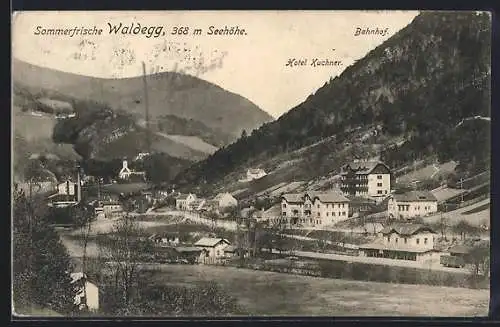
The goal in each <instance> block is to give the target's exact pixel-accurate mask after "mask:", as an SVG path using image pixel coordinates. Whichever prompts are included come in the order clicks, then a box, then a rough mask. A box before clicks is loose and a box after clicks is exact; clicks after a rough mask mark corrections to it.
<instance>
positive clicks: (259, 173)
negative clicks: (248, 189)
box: [247, 169, 267, 181]
mask: <svg viewBox="0 0 500 327" xmlns="http://www.w3.org/2000/svg"><path fill="white" fill-rule="evenodd" d="M266 175H267V174H266V172H265V171H264V170H263V169H248V170H247V180H248V181H252V180H254V179H259V178H262V177H264V176H266Z"/></svg>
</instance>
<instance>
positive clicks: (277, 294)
mask: <svg viewBox="0 0 500 327" xmlns="http://www.w3.org/2000/svg"><path fill="white" fill-rule="evenodd" d="M153 269H154V271H153V273H152V276H151V277H150V278H149V280H150V281H151V282H152V283H155V284H158V285H160V284H167V283H170V284H182V285H192V284H195V283H197V282H200V281H203V280H205V281H215V282H217V283H219V284H220V285H221V287H223V288H224V289H226V290H227V291H228V292H229V293H230V294H232V296H234V297H235V298H236V299H237V300H238V302H239V304H240V305H242V306H243V307H244V309H245V311H246V312H247V313H248V315H263V316H267V315H283V316H310V315H311V316H340V315H343V316H449V317H451V316H486V315H487V313H488V302H489V292H488V291H487V290H472V289H463V288H450V287H432V286H426V285H403V284H388V283H376V282H359V281H346V280H340V279H326V278H318V277H307V276H298V275H289V274H280V273H273V272H263V271H253V270H247V269H238V268H229V267H214V266H206V265H200V266H185V265H158V266H156V267H154V268H153Z"/></svg>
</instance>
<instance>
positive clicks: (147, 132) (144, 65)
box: [142, 61, 151, 153]
mask: <svg viewBox="0 0 500 327" xmlns="http://www.w3.org/2000/svg"><path fill="white" fill-rule="evenodd" d="M142 77H143V82H144V110H145V119H146V142H147V149H148V153H151V131H150V129H149V128H150V126H149V98H148V81H147V77H146V63H145V62H144V61H143V62H142Z"/></svg>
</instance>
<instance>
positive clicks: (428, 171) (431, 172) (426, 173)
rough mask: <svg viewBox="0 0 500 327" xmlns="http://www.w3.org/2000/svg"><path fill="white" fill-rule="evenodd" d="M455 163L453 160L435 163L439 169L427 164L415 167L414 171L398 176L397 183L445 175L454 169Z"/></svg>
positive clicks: (437, 177)
mask: <svg viewBox="0 0 500 327" xmlns="http://www.w3.org/2000/svg"><path fill="white" fill-rule="evenodd" d="M456 166H457V164H456V163H455V162H453V161H451V162H446V163H444V164H441V165H436V167H438V168H439V171H436V169H435V168H434V165H428V166H425V167H423V168H421V169H417V170H416V171H412V172H410V173H408V174H405V175H403V176H400V177H398V178H397V182H398V183H410V182H411V181H413V180H418V181H422V180H426V179H435V180H437V179H439V177H445V176H447V175H449V174H450V173H452V172H453V171H454V170H455V167H456Z"/></svg>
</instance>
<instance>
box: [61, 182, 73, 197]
mask: <svg viewBox="0 0 500 327" xmlns="http://www.w3.org/2000/svg"><path fill="white" fill-rule="evenodd" d="M57 193H58V194H65V195H76V183H74V182H71V181H66V182H64V183H61V184H59V185H57Z"/></svg>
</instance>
